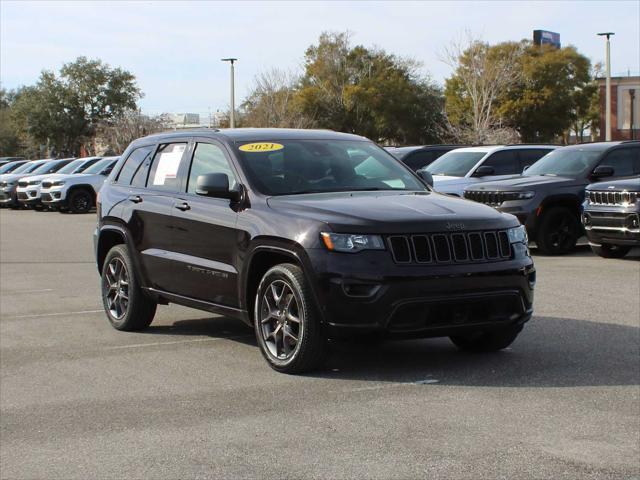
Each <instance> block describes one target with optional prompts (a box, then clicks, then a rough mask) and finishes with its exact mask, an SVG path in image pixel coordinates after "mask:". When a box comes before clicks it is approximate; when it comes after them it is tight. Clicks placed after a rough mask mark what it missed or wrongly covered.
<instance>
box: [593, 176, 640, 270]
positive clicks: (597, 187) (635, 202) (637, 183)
mask: <svg viewBox="0 0 640 480" xmlns="http://www.w3.org/2000/svg"><path fill="white" fill-rule="evenodd" d="M582 224H583V225H584V229H585V231H586V232H587V238H588V239H589V244H590V245H591V250H593V252H594V253H596V254H598V255H600V256H601V257H604V258H622V257H624V256H625V255H626V254H627V253H629V250H631V248H632V247H637V246H640V177H637V178H630V179H628V180H618V181H615V182H602V183H594V184H592V185H589V186H588V187H587V193H586V196H585V202H584V212H583V214H582Z"/></svg>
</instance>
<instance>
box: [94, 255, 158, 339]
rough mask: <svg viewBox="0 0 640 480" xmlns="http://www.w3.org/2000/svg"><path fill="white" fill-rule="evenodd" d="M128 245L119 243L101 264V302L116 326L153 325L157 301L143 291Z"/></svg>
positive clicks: (129, 329)
mask: <svg viewBox="0 0 640 480" xmlns="http://www.w3.org/2000/svg"><path fill="white" fill-rule="evenodd" d="M134 271H135V270H134V268H133V263H132V262H131V258H130V257H129V252H128V250H127V247H126V246H125V245H116V246H115V247H113V248H112V249H111V250H109V253H107V257H106V258H105V260H104V264H103V266H102V282H101V287H102V288H101V290H102V304H103V305H104V310H105V312H106V314H107V318H108V319H109V322H110V323H111V325H112V326H113V328H115V329H116V330H124V331H129V332H130V331H135V330H142V329H145V328H147V327H148V326H149V325H151V322H152V321H153V317H154V316H155V314H156V307H157V303H156V302H155V301H153V300H152V299H151V298H149V297H148V296H147V295H145V294H144V292H143V291H142V288H140V284H139V283H138V280H137V278H136V276H135V274H134Z"/></svg>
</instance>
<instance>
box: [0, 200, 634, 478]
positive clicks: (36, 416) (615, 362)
mask: <svg viewBox="0 0 640 480" xmlns="http://www.w3.org/2000/svg"><path fill="white" fill-rule="evenodd" d="M94 225H95V216H94V215H82V216H81V215H62V214H58V213H53V212H50V213H47V212H42V213H39V212H33V211H9V210H2V211H0V387H1V388H0V410H1V412H0V427H1V430H0V433H1V437H0V476H1V477H2V478H7V479H8V478H16V479H27V478H28V479H35V478H64V479H71V478H78V479H85V478H105V479H115V478H178V477H180V478H202V477H217V478H258V477H260V478H272V477H273V478H276V477H277V478H283V477H286V478H300V477H313V478H385V479H386V478H474V479H477V478H634V477H635V478H638V477H639V476H640V261H639V260H640V251H635V252H633V255H632V256H629V257H627V258H626V259H623V260H605V259H601V258H598V257H595V256H594V255H592V254H591V252H590V250H588V249H584V248H582V249H579V250H578V251H577V252H576V253H575V254H573V255H570V256H566V257H561V258H551V257H543V256H536V264H537V268H538V289H537V292H536V295H537V297H536V315H535V317H534V319H533V320H532V321H531V323H530V324H529V325H528V327H527V328H525V331H524V332H523V333H522V334H521V336H520V337H519V339H518V340H517V341H516V342H515V343H514V345H513V346H512V347H511V348H510V349H508V350H507V351H504V352H501V353H499V354H493V355H488V356H478V355H472V354H463V353H459V352H458V351H456V349H455V348H454V347H453V345H452V344H451V343H450V342H449V341H448V340H447V339H435V340H416V341H409V342H387V343H384V344H382V345H371V344H366V343H353V342H350V343H342V344H339V345H337V346H336V347H335V348H334V351H333V353H332V355H331V357H330V360H329V365H328V367H327V369H326V370H325V371H322V372H317V373H315V374H312V375H307V376H298V377H296V376H287V375H282V374H278V373H276V372H274V371H272V370H271V369H270V368H269V367H268V366H267V364H266V363H265V362H264V360H263V359H262V356H261V355H260V352H259V351H258V348H257V347H256V345H255V341H254V338H253V334H252V331H251V330H250V329H248V328H246V327H244V326H243V325H242V324H240V323H239V322H235V321H233V320H229V319H225V318H222V317H215V316H212V315H211V314H207V313H205V312H200V311H196V310H190V309H187V308H183V307H177V306H169V307H160V308H159V314H158V316H157V317H156V320H155V321H154V323H153V324H152V326H151V328H150V329H149V330H148V331H146V332H144V333H123V332H118V331H116V330H114V329H113V328H111V327H110V326H109V324H108V322H107V320H106V318H105V315H104V313H103V312H102V307H101V302H100V297H99V288H98V287H99V282H98V275H97V272H96V269H95V264H94V260H93V252H92V238H91V234H92V231H93V228H94Z"/></svg>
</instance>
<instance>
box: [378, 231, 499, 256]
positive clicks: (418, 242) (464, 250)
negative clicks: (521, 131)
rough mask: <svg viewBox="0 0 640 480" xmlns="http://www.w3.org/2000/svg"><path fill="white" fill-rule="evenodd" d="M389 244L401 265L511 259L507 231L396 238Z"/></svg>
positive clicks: (391, 238) (401, 236)
mask: <svg viewBox="0 0 640 480" xmlns="http://www.w3.org/2000/svg"><path fill="white" fill-rule="evenodd" d="M387 242H388V244H389V249H390V250H391V255H392V257H393V261H394V262H396V263H401V264H414V263H417V264H423V263H475V262H488V261H498V260H505V259H508V258H511V244H510V243H509V236H508V235H507V232H506V231H505V230H499V231H488V232H469V233H462V232H456V233H434V234H430V235H421V234H420V235H392V236H389V237H388V238H387Z"/></svg>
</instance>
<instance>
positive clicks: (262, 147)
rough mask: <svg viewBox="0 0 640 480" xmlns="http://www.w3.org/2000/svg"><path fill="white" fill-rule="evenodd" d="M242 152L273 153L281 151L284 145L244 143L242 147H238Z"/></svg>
mask: <svg viewBox="0 0 640 480" xmlns="http://www.w3.org/2000/svg"><path fill="white" fill-rule="evenodd" d="M238 148H239V149H240V150H241V151H243V152H250V153H254V152H275V151H277V150H282V149H283V148H284V145H281V144H279V143H271V142H258V143H245V144H244V145H240V147H238Z"/></svg>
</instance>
